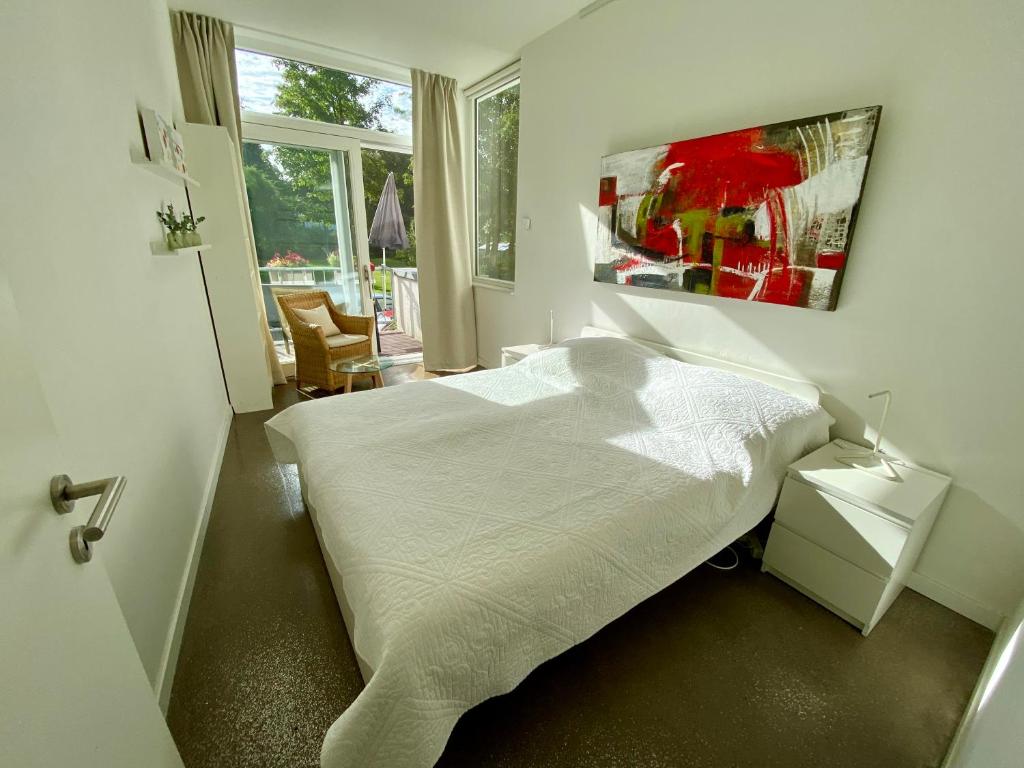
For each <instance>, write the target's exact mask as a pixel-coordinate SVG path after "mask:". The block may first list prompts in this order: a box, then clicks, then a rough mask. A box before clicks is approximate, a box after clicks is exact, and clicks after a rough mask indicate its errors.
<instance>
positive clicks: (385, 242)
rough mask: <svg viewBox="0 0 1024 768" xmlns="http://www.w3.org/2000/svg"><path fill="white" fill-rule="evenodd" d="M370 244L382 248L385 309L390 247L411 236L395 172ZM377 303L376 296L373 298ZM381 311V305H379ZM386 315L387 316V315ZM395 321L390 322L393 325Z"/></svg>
mask: <svg viewBox="0 0 1024 768" xmlns="http://www.w3.org/2000/svg"><path fill="white" fill-rule="evenodd" d="M369 241H370V245H371V246H373V247H375V248H380V249H381V268H382V270H383V274H382V275H381V288H382V290H383V291H384V309H385V310H386V309H387V305H388V273H387V266H388V251H387V249H388V248H393V249H395V250H401V249H404V248H408V247H409V237H408V235H406V233H405V220H404V219H403V218H402V207H401V206H400V205H399V204H398V189H397V188H396V187H395V174H394V173H389V174H388V178H387V180H386V181H385V182H384V189H382V190H381V193H380V200H378V201H377V212H376V213H374V214H373V224H371V225H370V237H369ZM373 302H374V305H376V303H377V299H376V297H375V298H374V300H373ZM378 311H379V307H378ZM385 317H386V316H385ZM393 325H394V321H391V322H390V323H389V324H388V327H392V326H393ZM377 348H378V349H380V332H379V331H378V333H377Z"/></svg>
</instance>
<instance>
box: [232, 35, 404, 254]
mask: <svg viewBox="0 0 1024 768" xmlns="http://www.w3.org/2000/svg"><path fill="white" fill-rule="evenodd" d="M235 54H236V63H237V65H238V74H239V95H240V100H241V102H242V108H243V109H250V110H253V111H260V112H265V113H271V114H280V115H287V116H289V117H300V118H305V119H307V120H316V121H319V122H324V123H334V124H341V125H350V126H355V127H358V128H366V129H369V130H376V131H382V132H384V133H392V132H403V133H405V132H411V128H406V126H411V122H410V120H411V117H410V116H411V111H410V109H409V108H408V103H409V98H410V94H411V89H410V88H409V87H408V86H402V85H397V84H394V83H386V82H384V81H382V80H375V79H373V78H368V77H362V76H359V75H353V74H350V73H348V72H342V71H340V70H336V69H329V68H327V67H319V66H315V65H312V64H306V63H303V62H298V61H291V60H289V59H282V58H274V57H270V56H264V55H263V54H256V53H251V52H249V51H242V50H236V52H235ZM361 159H362V166H363V193H364V201H363V203H364V206H365V210H366V221H367V223H369V222H370V221H372V220H373V215H374V213H375V212H376V210H377V201H378V199H379V198H380V194H381V191H382V190H383V188H384V182H385V180H386V179H387V176H388V173H389V172H392V171H393V172H394V174H395V181H396V183H397V188H398V198H399V201H400V203H401V206H402V213H403V215H404V217H405V223H406V228H407V230H408V231H409V248H408V249H406V250H404V251H399V252H392V251H389V252H388V254H387V262H388V265H389V266H415V264H416V245H415V224H414V221H413V206H412V194H413V193H412V156H411V155H408V154H404V153H401V152H388V151H384V150H372V149H363V150H362V152H361ZM243 166H244V173H245V183H246V188H247V189H248V193H249V207H250V209H251V211H252V221H253V230H254V235H255V240H256V252H257V257H258V259H259V263H260V265H261V266H268V265H271V262H274V265H281V264H283V261H284V259H285V257H286V256H287V255H288V254H295V255H298V256H301V257H302V258H303V259H304V260H305V261H306V263H308V264H310V265H312V266H337V263H338V254H337V239H336V225H335V218H334V191H333V189H332V186H331V153H330V152H327V151H324V150H318V149H313V148H310V147H293V146H287V145H277V144H256V143H250V142H246V143H245V144H244V145H243ZM381 255H382V254H381V252H380V251H379V250H377V251H376V253H374V251H373V250H371V253H370V258H371V260H373V261H375V262H377V263H379V262H380V260H381ZM289 258H290V257H289ZM292 263H293V265H295V264H296V262H294V261H293V262H292Z"/></svg>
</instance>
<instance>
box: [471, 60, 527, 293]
mask: <svg viewBox="0 0 1024 768" xmlns="http://www.w3.org/2000/svg"><path fill="white" fill-rule="evenodd" d="M475 115H476V120H475V125H476V135H475V144H476V148H475V154H476V173H475V178H476V182H475V216H476V225H475V230H476V242H475V248H476V275H477V277H483V278H489V279H492V280H505V281H508V282H512V281H514V280H515V276H516V175H517V165H518V159H519V81H518V80H513V81H512V82H510V83H505V84H503V85H501V86H499V87H498V88H496V89H494V90H492V91H489V92H488V93H485V94H483V95H481V96H478V97H477V98H476V99H475Z"/></svg>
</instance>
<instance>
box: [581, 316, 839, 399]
mask: <svg viewBox="0 0 1024 768" xmlns="http://www.w3.org/2000/svg"><path fill="white" fill-rule="evenodd" d="M580 336H582V337H583V338H595V337H602V336H605V337H611V338H615V339H629V340H630V341H635V342H636V343H637V344H642V345H643V346H645V347H648V348H649V349H653V350H654V351H655V352H660V353H661V354H663V355H665V356H666V357H671V358H673V359H674V360H679V361H681V362H684V363H692V364H693V365H703V366H706V367H708V368H718V369H719V370H722V371H728V372H729V373H736V374H739V375H740V376H746V377H748V378H751V379H756V380H757V381H760V382H763V383H765V384H768V385H770V386H772V387H775V388H776V389H781V390H782V391H783V392H788V393H789V394H791V395H794V396H796V397H799V398H800V399H802V400H808V401H810V402H812V403H817V404H818V405H820V404H821V390H820V389H819V388H818V386H817V385H816V384H813V383H811V382H809V381H804V380H802V379H794V378H791V377H789V376H782V375H780V374H777V373H771V372H770V371H762V370H761V369H760V368H751V367H749V366H746V365H740V364H739V363H731V362H729V361H728V360H721V359H719V358H717V357H711V356H709V355H702V354H700V353H699V352H691V351H690V350H687V349H682V348H680V347H669V346H667V345H665V344H658V343H657V342H654V341H648V340H647V339H639V338H636V337H635V336H627V335H626V334H624V333H619V332H617V331H608V330H605V329H604V328H596V327H594V326H592V325H585V326H583V330H582V331H581V332H580Z"/></svg>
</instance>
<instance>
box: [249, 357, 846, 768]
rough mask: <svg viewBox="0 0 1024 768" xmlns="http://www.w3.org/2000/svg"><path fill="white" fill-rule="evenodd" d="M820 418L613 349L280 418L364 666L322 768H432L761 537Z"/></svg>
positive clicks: (823, 438) (295, 409) (735, 382)
mask: <svg viewBox="0 0 1024 768" xmlns="http://www.w3.org/2000/svg"><path fill="white" fill-rule="evenodd" d="M830 422H831V419H830V417H829V416H828V414H827V413H826V412H825V411H824V410H823V409H822V408H820V407H819V406H818V405H816V404H814V403H810V402H807V401H804V400H801V399H798V398H796V397H793V396H791V395H789V394H786V393H784V392H782V391H780V390H777V389H774V388H773V387H770V386H768V385H766V384H763V383H761V382H758V381H755V380H753V379H748V378H745V377H741V376H736V375H734V374H730V373H725V372H722V371H719V370H716V369H712V368H706V367H703V366H694V365H688V364H685V363H681V362H678V361H676V360H672V359H670V358H667V357H664V356H662V355H659V354H658V353H656V352H653V351H651V350H648V349H646V348H644V347H642V346H640V345H638V344H636V343H634V342H630V341H627V340H623V339H614V338H595V339H574V340H571V341H568V342H564V343H563V344H560V345H557V346H554V347H552V348H549V349H547V350H544V351H541V352H539V353H537V354H534V355H531V356H529V357H527V358H526V359H524V360H522V361H520V362H519V363H517V364H515V365H513V366H510V367H507V368H502V369H500V370H490V371H481V372H478V373H472V374H466V375H461V376H453V377H448V378H441V379H434V380H430V381H422V382H415V383H411V384H406V385H402V386H398V387H391V388H384V389H377V390H369V391H365V392H358V393H355V394H348V395H343V396H340V397H331V398H324V399H321V400H316V401H311V402H308V403H301V404H299V405H295V406H292V407H291V408H288V409H287V410H285V411H283V412H282V413H280V414H278V415H277V416H275V417H274V418H273V419H271V420H270V421H268V422H267V431H268V435H269V437H270V440H271V443H272V445H273V446H274V450H275V454H276V455H277V458H278V460H279V461H282V462H297V463H298V464H299V465H300V468H301V470H300V471H301V473H302V476H303V479H304V481H305V484H306V491H307V496H308V499H309V501H310V504H311V505H312V506H313V507H314V508H315V509H316V510H317V511H318V515H319V523H320V528H321V538H322V543H323V546H324V549H325V552H324V555H325V557H329V558H331V560H332V561H333V564H334V566H335V567H336V569H337V570H338V571H339V572H340V575H341V578H342V581H343V584H344V593H345V596H346V598H347V600H348V602H349V604H350V606H351V611H352V614H353V616H354V624H355V626H354V627H350V628H349V629H350V633H351V635H352V637H353V642H354V645H355V647H356V650H357V651H358V653H359V654H360V655H361V656H362V658H363V659H364V660H366V661H367V662H368V663H369V665H370V667H371V668H372V669H373V670H374V673H373V675H372V676H371V677H370V679H369V681H368V682H367V685H366V687H365V688H364V689H363V691H362V692H361V693H360V694H359V696H358V697H357V698H356V699H355V701H354V702H352V704H351V705H350V706H349V707H348V708H347V709H346V710H345V711H344V712H343V713H342V714H341V716H340V717H339V718H338V720H337V721H336V722H335V723H334V724H333V725H332V726H331V727H330V729H329V730H328V732H327V735H326V737H325V739H324V744H323V749H322V753H321V764H322V766H323V767H324V768H357V767H358V768H368V767H370V766H386V767H387V768H406V767H407V768H427V766H432V765H433V764H434V763H435V762H436V760H437V759H438V757H439V756H440V755H441V753H442V751H443V750H444V746H445V743H446V741H447V739H448V736H449V734H450V733H451V731H452V729H453V727H454V726H455V723H456V721H457V720H458V718H459V716H460V715H461V714H462V713H463V712H465V711H467V710H468V709H470V708H471V707H473V706H475V705H476V704H478V703H480V702H482V701H484V700H485V699H487V698H489V697H491V696H495V695H498V694H502V693H505V692H508V691H509V690H511V689H512V688H513V687H515V686H516V685H517V684H518V683H519V682H520V681H521V680H522V679H523V678H524V677H526V675H527V674H529V672H530V671H531V670H533V669H534V668H535V667H537V666H538V665H539V664H541V663H542V662H544V661H546V660H547V659H550V658H552V657H554V656H556V655H557V654H559V653H561V652H563V651H565V650H566V649H568V648H570V647H571V646H573V645H575V644H576V643H579V642H581V641H583V640H584V639H586V638H587V637H589V636H590V635H592V634H593V633H595V632H596V631H597V630H599V629H600V628H601V627H603V626H605V625H606V624H608V623H609V622H610V621H612V620H613V619H615V618H617V617H619V616H621V615H622V614H623V613H625V612H626V611H628V610H629V609H630V608H632V607H633V606H635V605H637V604H638V603H640V602H641V601H643V600H644V599H646V598H648V597H650V596H651V595H653V594H654V593H656V592H658V591H659V590H661V589H663V588H664V587H666V586H668V585H669V584H671V583H672V582H674V581H676V580H677V579H679V578H680V577H681V576H683V575H684V574H686V573H687V572H688V571H690V570H692V569H693V568H695V567H697V566H698V565H699V564H700V563H701V562H703V561H704V560H706V559H707V558H708V557H710V556H711V555H712V554H714V553H715V552H717V551H719V550H720V549H722V548H723V547H725V546H726V545H727V544H729V543H730V542H732V541H733V540H734V539H736V538H737V537H739V536H740V535H742V534H743V533H745V532H746V531H748V530H749V529H751V528H752V527H753V526H754V525H756V524H757V523H758V522H759V521H760V520H761V519H762V518H764V517H765V516H766V515H767V514H768V512H769V511H770V509H771V507H772V504H773V503H774V500H775V498H776V495H777V493H778V489H779V487H780V485H781V482H782V478H783V475H784V473H785V469H786V466H787V465H788V464H790V463H791V462H792V461H794V460H795V459H797V458H799V457H800V456H802V455H804V454H805V453H807V452H808V451H809V450H811V449H814V448H816V447H818V446H820V445H822V444H824V443H825V442H827V440H828V426H829V424H830ZM339 709H340V704H339Z"/></svg>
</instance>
